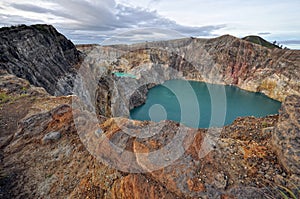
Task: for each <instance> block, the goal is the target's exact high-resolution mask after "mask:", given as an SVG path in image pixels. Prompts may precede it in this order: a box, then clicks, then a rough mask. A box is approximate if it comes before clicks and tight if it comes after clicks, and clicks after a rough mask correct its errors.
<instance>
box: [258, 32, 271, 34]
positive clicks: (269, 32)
mask: <svg viewBox="0 0 300 199" xmlns="http://www.w3.org/2000/svg"><path fill="white" fill-rule="evenodd" d="M257 34H258V35H270V34H271V33H270V32H260V33H257Z"/></svg>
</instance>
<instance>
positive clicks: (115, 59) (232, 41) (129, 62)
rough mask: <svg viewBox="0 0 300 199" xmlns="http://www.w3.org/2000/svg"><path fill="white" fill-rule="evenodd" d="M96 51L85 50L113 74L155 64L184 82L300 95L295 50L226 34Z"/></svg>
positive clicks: (273, 95)
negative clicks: (106, 66) (203, 82)
mask: <svg viewBox="0 0 300 199" xmlns="http://www.w3.org/2000/svg"><path fill="white" fill-rule="evenodd" d="M93 47H94V49H95V46H93ZM98 48H99V49H98V50H91V49H89V52H92V53H91V55H92V56H93V55H95V56H98V57H102V58H104V59H105V60H107V61H108V62H109V64H108V65H109V67H110V70H113V71H125V72H128V73H133V74H135V75H137V76H138V75H139V74H140V72H141V71H143V70H146V68H151V67H152V66H154V65H157V64H159V65H161V66H164V67H170V68H173V69H174V70H176V71H177V72H179V73H180V72H181V73H182V74H183V77H184V78H185V79H192V80H197V81H205V82H210V83H218V84H227V85H228V84H230V85H236V86H238V87H240V88H242V89H245V90H249V91H254V92H262V93H264V94H266V95H267V96H269V97H271V98H273V99H277V100H279V101H283V100H284V99H285V97H287V96H288V95H291V94H297V95H300V83H299V75H300V74H299V65H300V59H299V57H300V51H298V50H283V49H274V50H270V49H268V48H265V47H263V46H260V45H257V44H253V43H250V42H247V41H244V40H241V39H238V38H235V37H233V36H229V35H225V36H222V37H219V38H215V39H192V38H190V39H180V40H172V41H159V42H148V43H144V44H135V45H129V46H127V45H115V46H108V47H98ZM87 49H88V48H84V49H83V50H85V51H88V50H87ZM93 53H94V54H93ZM102 66H103V65H102ZM166 80H167V79H166Z"/></svg>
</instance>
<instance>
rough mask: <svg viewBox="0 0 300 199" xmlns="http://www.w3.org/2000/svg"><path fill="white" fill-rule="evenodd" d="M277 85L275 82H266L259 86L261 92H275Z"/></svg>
mask: <svg viewBox="0 0 300 199" xmlns="http://www.w3.org/2000/svg"><path fill="white" fill-rule="evenodd" d="M276 86H277V84H276V82H274V81H270V80H264V81H263V82H262V83H261V85H260V86H259V90H268V91H273V90H274V89H275V88H276Z"/></svg>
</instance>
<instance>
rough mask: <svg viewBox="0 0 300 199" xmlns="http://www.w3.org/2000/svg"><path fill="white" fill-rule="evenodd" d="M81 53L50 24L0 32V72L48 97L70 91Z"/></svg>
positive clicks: (1, 30)
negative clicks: (46, 94)
mask: <svg viewBox="0 0 300 199" xmlns="http://www.w3.org/2000/svg"><path fill="white" fill-rule="evenodd" d="M79 61H80V53H79V51H77V49H76V48H75V46H74V45H73V43H72V42H71V41H70V40H67V39H66V38H65V37H64V36H63V35H62V34H60V33H59V32H57V30H56V29H55V28H54V27H52V26H49V25H32V26H25V25H21V26H16V27H11V28H5V27H4V28H1V29H0V69H1V70H5V71H7V72H8V73H10V74H14V75H16V76H17V77H21V78H24V79H27V80H28V81H29V82H30V83H31V84H33V85H35V86H38V87H43V88H45V89H46V90H47V91H48V92H49V93H50V94H52V95H54V94H56V95H62V94H68V93H70V92H71V91H72V85H73V83H72V79H73V78H74V73H75V68H74V66H75V65H76V64H78V63H79Z"/></svg>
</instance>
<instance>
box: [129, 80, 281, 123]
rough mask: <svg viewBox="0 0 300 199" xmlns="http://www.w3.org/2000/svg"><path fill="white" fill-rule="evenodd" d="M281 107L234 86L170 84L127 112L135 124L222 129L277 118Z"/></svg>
mask: <svg viewBox="0 0 300 199" xmlns="http://www.w3.org/2000/svg"><path fill="white" fill-rule="evenodd" d="M280 106H281V103H280V102H278V101H276V100H273V99H271V98H269V97H267V96H265V95H263V94H261V93H253V92H248V91H245V90H242V89H239V88H237V87H235V86H224V85H217V84H208V83H204V82H196V81H185V80H169V81H166V82H165V83H164V84H162V85H158V86H155V87H154V88H152V89H150V90H149V92H148V94H147V100H146V103H145V104H144V105H142V106H139V107H137V108H134V109H132V110H131V111H130V117H131V118H132V119H136V120H151V121H156V122H158V121H161V120H165V119H168V120H173V121H178V122H181V123H183V124H185V125H186V126H189V127H194V128H209V127H221V126H224V125H227V124H231V123H232V122H233V121H234V120H235V119H236V118H237V117H241V116H255V117H264V116H267V115H271V114H277V113H278V110H279V108H280Z"/></svg>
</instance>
